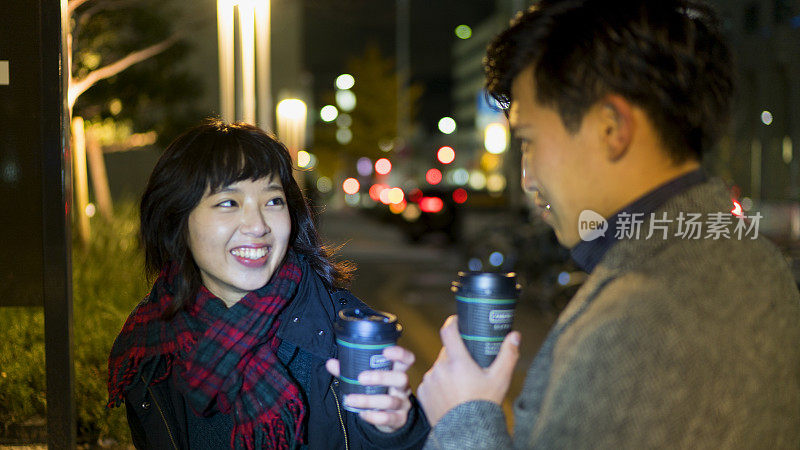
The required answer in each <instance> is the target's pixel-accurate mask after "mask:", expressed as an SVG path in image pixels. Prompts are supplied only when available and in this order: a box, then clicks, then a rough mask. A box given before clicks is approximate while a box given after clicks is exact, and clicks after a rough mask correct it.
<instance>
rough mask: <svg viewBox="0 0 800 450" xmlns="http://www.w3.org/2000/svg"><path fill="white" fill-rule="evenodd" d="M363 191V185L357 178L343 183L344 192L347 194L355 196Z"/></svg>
mask: <svg viewBox="0 0 800 450" xmlns="http://www.w3.org/2000/svg"><path fill="white" fill-rule="evenodd" d="M359 189H361V183H359V182H358V180H356V179H355V178H348V179H346V180H344V181H343V182H342V190H344V193H345V194H355V193H356V192H358V190H359Z"/></svg>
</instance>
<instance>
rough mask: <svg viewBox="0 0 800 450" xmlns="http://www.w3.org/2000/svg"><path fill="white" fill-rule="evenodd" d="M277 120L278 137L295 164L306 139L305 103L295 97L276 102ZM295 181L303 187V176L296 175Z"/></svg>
mask: <svg viewBox="0 0 800 450" xmlns="http://www.w3.org/2000/svg"><path fill="white" fill-rule="evenodd" d="M275 110H276V111H275V112H276V117H277V122H278V137H279V138H280V140H281V141H282V142H283V143H284V144H285V145H286V148H288V149H289V153H290V154H291V155H292V161H293V162H294V163H295V165H296V164H297V152H298V151H300V150H301V149H302V148H303V146H304V145H305V139H306V116H307V113H308V111H307V108H306V104H305V103H304V102H303V101H302V100H300V99H296V98H287V99H284V100H281V101H280V102H278V106H277V107H276V108H275ZM297 183H298V184H300V187H301V188H302V187H303V178H302V177H297Z"/></svg>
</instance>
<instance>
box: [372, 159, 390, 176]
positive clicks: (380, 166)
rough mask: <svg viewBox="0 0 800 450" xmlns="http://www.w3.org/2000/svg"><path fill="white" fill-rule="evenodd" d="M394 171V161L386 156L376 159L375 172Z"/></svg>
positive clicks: (383, 173)
mask: <svg viewBox="0 0 800 450" xmlns="http://www.w3.org/2000/svg"><path fill="white" fill-rule="evenodd" d="M391 171H392V162H391V161H389V160H388V159H386V158H381V159H379V160H377V161H375V172H377V173H378V174H379V175H386V174H387V173H389V172H391Z"/></svg>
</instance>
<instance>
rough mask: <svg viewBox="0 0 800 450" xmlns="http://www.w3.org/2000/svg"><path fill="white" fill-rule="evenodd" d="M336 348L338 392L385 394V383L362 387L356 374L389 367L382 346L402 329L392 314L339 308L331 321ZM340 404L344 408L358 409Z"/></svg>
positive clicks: (393, 338) (384, 346) (394, 339)
mask: <svg viewBox="0 0 800 450" xmlns="http://www.w3.org/2000/svg"><path fill="white" fill-rule="evenodd" d="M334 331H335V332H336V344H337V346H338V347H339V380H340V381H341V383H340V385H341V389H342V394H344V395H347V394H386V393H387V392H388V390H389V389H388V388H387V387H386V386H365V385H362V384H361V383H359V382H358V374H360V373H361V372H363V371H365V370H391V368H392V361H390V360H388V359H386V358H385V357H384V356H383V349H385V348H386V347H391V346H393V345H395V343H396V342H397V339H398V338H400V334H401V333H402V331H403V327H402V326H401V325H400V323H399V322H398V321H397V317H396V316H395V315H394V314H389V313H385V312H380V311H372V310H365V309H360V308H347V309H343V310H341V311H339V318H338V319H337V321H336V323H335V324H334ZM342 406H344V408H345V409H346V410H348V411H352V412H360V411H363V410H362V409H359V408H353V407H349V406H345V405H342Z"/></svg>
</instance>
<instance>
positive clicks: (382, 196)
mask: <svg viewBox="0 0 800 450" xmlns="http://www.w3.org/2000/svg"><path fill="white" fill-rule="evenodd" d="M390 191H391V189H388V188H387V189H383V190H382V191H381V194H380V196H379V197H378V201H380V202H381V203H383V204H384V205H388V204H389V203H391V202H390V201H389V192H390Z"/></svg>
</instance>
